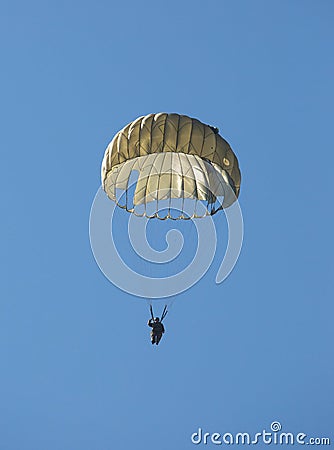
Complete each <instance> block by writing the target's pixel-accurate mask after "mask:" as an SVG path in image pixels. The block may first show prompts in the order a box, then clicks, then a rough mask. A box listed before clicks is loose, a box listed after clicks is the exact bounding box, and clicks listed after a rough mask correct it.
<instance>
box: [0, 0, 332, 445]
mask: <svg viewBox="0 0 334 450" xmlns="http://www.w3.org/2000/svg"><path fill="white" fill-rule="evenodd" d="M333 13H334V5H333V2H331V1H330V0H327V1H326V0H323V1H319V2H315V1H308V0H303V1H302V0H295V1H290V0H284V1H280V2H278V1H276V2H274V1H272V2H268V1H265V0H262V1H260V0H253V1H246V0H244V1H226V0H219V1H218V0H217V1H206V2H204V1H195V0H191V1H190V0H184V1H175V0H171V1H170V2H167V3H166V2H159V1H156V0H155V1H153V0H150V1H145V0H144V1H143V2H138V1H133V0H131V1H128V2H115V1H110V0H109V1H99V0H97V1H94V2H87V1H77V0H74V1H66V2H65V1H34V0H32V1H29V2H24V1H22V0H21V1H15V0H11V1H9V0H7V1H5V0H4V1H2V3H1V7H0V47H1V74H0V77H1V91H2V93H1V105H0V111H1V124H2V127H1V128H2V132H1V184H2V220H1V235H2V241H3V242H2V263H1V269H2V270H1V272H2V283H1V299H0V449H1V450H116V449H117V450H128V449H136V450H143V449H145V450H146V449H147V448H153V447H154V446H156V445H157V443H158V446H156V448H159V450H175V449H176V450H185V449H191V448H195V446H194V445H193V444H192V443H191V441H190V436H191V434H192V433H193V432H194V431H196V430H197V428H198V427H202V428H203V429H205V430H206V431H208V432H211V433H212V432H215V431H217V432H220V433H224V432H238V431H240V432H242V431H248V432H250V433H254V434H255V433H256V432H258V431H261V430H262V429H263V428H266V429H269V428H270V423H271V422H272V421H273V420H279V421H280V422H281V423H282V426H283V431H292V432H295V433H297V432H304V433H306V434H308V435H309V436H315V437H317V436H329V437H331V438H332V440H333V442H334V436H333V418H334V400H333V379H334V364H333V312H334V307H333V287H334V286H333V257H332V248H333V226H334V223H333V222H334V221H333V216H334V215H333V184H332V183H333V181H332V180H333V164H334V156H333V100H334V99H333V91H334V90H333V78H334V73H333V72H334V70H333V68H334V62H333V37H334V36H333V34H334V29H333ZM160 111H167V112H179V113H182V114H187V115H190V116H192V117H197V118H199V119H201V120H202V121H204V122H206V123H210V124H213V125H215V126H218V127H219V128H220V130H221V134H222V135H223V136H224V137H225V138H226V139H227V140H228V141H229V142H230V144H231V145H232V148H233V149H234V151H235V152H236V154H237V155H238V158H239V161H240V166H241V170H242V175H243V180H242V189H241V195H240V203H241V206H242V210H243V215H244V222H245V239H244V245H243V250H242V254H241V257H240V259H239V261H238V263H237V266H236V268H235V270H234V271H233V273H232V274H231V276H230V277H229V278H228V279H227V280H226V281H225V282H224V283H223V284H221V285H219V286H218V285H216V284H215V281H214V280H215V276H216V272H217V269H218V267H219V263H220V260H219V257H217V258H216V259H215V260H214V263H213V266H212V267H211V268H210V270H209V272H208V273H207V275H206V276H205V277H204V278H203V279H202V280H201V281H200V282H199V283H198V284H197V285H196V286H195V287H194V288H192V289H191V290H189V291H187V292H185V293H183V294H181V295H180V296H179V297H178V298H177V299H176V301H175V302H174V304H173V308H172V309H171V312H170V314H169V316H168V318H167V319H166V329H167V334H166V335H165V337H164V338H163V341H162V342H161V345H160V346H159V347H158V348H154V349H152V348H151V344H150V342H149V330H148V327H147V326H146V320H147V319H148V310H147V304H146V302H145V300H142V299H138V298H135V297H133V296H131V295H128V294H126V293H124V292H122V291H120V290H118V289H117V288H115V287H114V286H113V285H112V284H111V283H110V282H109V281H108V280H107V279H106V278H105V277H104V276H103V275H102V273H101V272H100V270H99V268H98V267H97V265H96V263H95V261H94V258H93V256H92V252H91V249H90V244H89V236H88V218H89V211H90V207H91V203H92V200H93V198H94V195H95V193H96V191H97V189H98V188H99V185H100V164H101V160H102V156H103V152H104V149H105V147H106V145H107V143H108V142H109V140H110V139H111V138H112V136H113V134H114V133H116V132H117V131H118V130H119V129H120V128H121V127H123V126H124V125H125V124H126V123H128V122H130V121H131V120H133V119H134V118H136V117H137V116H140V115H144V114H148V113H151V112H160ZM215 220H216V223H217V224H218V225H219V226H220V225H221V227H222V231H223V230H224V216H223V215H221V217H217V218H216V219H215ZM161 239H164V237H163V236H162V237H161ZM156 240H157V241H158V239H156ZM218 256H219V255H218ZM202 446H203V444H202V445H201V446H199V447H200V448H201V447H202ZM206 447H208V448H209V447H211V448H212V447H213V445H207V446H206ZM204 448H205V447H204ZM257 448H268V446H263V445H262V447H261V445H259V444H258V446H257Z"/></svg>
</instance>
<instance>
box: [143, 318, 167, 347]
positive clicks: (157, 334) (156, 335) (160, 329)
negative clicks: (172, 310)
mask: <svg viewBox="0 0 334 450" xmlns="http://www.w3.org/2000/svg"><path fill="white" fill-rule="evenodd" d="M147 325H148V326H149V327H151V328H152V331H151V343H152V345H154V344H156V345H158V344H159V342H160V340H161V338H162V335H163V334H164V332H165V327H164V326H163V324H162V323H161V322H160V319H159V317H156V318H155V319H154V320H153V319H150V320H149V321H148V322H147Z"/></svg>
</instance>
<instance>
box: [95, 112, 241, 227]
mask: <svg viewBox="0 0 334 450" xmlns="http://www.w3.org/2000/svg"><path fill="white" fill-rule="evenodd" d="M101 177H102V186H103V189H104V190H105V192H106V194H107V195H108V197H109V198H110V199H111V200H113V201H115V202H116V203H117V204H118V205H119V206H120V207H122V208H124V209H126V210H127V211H129V212H131V213H133V214H136V215H138V216H146V217H149V218H153V217H157V218H159V219H168V218H171V219H190V218H193V217H203V216H206V215H213V214H215V213H216V212H217V211H219V210H221V209H223V208H226V207H228V206H230V205H231V204H232V203H233V202H234V201H235V200H236V199H237V197H238V195H239V190H240V180H241V176H240V170H239V165H238V160H237V158H236V156H235V154H234V153H233V151H232V149H231V147H230V146H229V144H228V142H227V141H225V139H223V138H222V137H221V136H220V135H219V134H218V129H217V128H213V127H211V126H209V125H205V124H204V123H202V122H200V121H199V120H197V119H193V118H191V117H188V116H184V115H179V114H167V113H159V114H149V115H147V116H143V117H139V118H138V119H136V120H135V121H133V122H131V123H129V124H128V125H126V127H124V128H123V129H122V130H120V131H119V132H118V133H117V134H116V135H115V137H114V138H113V140H112V141H111V142H110V144H109V145H108V147H107V149H106V151H105V155H104V159H103V162H102V170H101Z"/></svg>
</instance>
